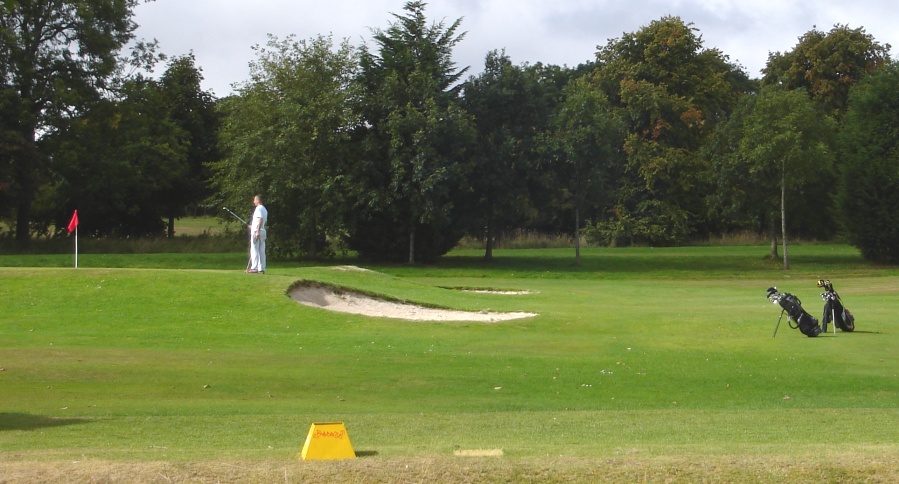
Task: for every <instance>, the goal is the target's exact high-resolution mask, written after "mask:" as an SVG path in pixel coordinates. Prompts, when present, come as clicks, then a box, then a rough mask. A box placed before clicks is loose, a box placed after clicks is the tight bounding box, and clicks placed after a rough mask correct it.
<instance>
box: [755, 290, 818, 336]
mask: <svg viewBox="0 0 899 484" xmlns="http://www.w3.org/2000/svg"><path fill="white" fill-rule="evenodd" d="M768 300H769V301H771V302H772V303H774V304H777V305H779V306H780V307H781V308H782V310H781V312H780V317H781V318H783V315H784V313H787V324H789V325H790V327H791V328H793V329H797V328H798V329H799V331H801V332H802V334H804V335H806V336H808V337H809V338H812V337H815V336H818V334H820V333H821V326H819V325H818V320H817V319H815V317H814V316H812V315H811V314H809V313H807V312H806V311H805V309H802V301H800V300H799V298H798V297H796V296H794V295H792V294H790V293H788V292H780V291H778V290H777V288H776V287H769V288H768ZM793 323H795V326H794V325H793ZM777 325H778V326H780V319H778V320H777ZM774 335H775V336H777V328H776V327H775V328H774Z"/></svg>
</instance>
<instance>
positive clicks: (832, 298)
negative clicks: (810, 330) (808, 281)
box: [818, 279, 855, 333]
mask: <svg viewBox="0 0 899 484" xmlns="http://www.w3.org/2000/svg"><path fill="white" fill-rule="evenodd" d="M818 287H823V288H824V292H823V293H821V299H823V300H824V316H823V317H822V318H821V330H822V331H824V332H825V333H826V332H827V325H828V324H830V323H831V322H832V323H833V324H834V325H835V326H836V327H837V328H840V330H841V331H846V332H847V333H848V332H850V331H852V330H854V329H855V316H853V315H852V313H850V312H849V310H848V309H846V307H845V306H843V300H842V299H840V295H839V294H837V292H836V291H834V290H833V284H831V283H830V281H829V280H827V279H822V280H819V281H818Z"/></svg>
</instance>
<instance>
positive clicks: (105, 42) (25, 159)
mask: <svg viewBox="0 0 899 484" xmlns="http://www.w3.org/2000/svg"><path fill="white" fill-rule="evenodd" d="M137 3H138V0H68V1H54V2H48V1H40V2H38V1H27V2H24V1H22V2H19V1H4V2H3V3H2V4H0V83H2V85H0V89H2V90H3V91H4V94H3V97H4V98H5V100H9V98H12V104H11V105H12V106H14V109H13V110H12V113H13V115H14V119H12V120H10V121H9V122H8V123H9V124H10V125H12V126H11V127H12V129H13V131H14V132H15V133H16V136H15V137H14V139H13V140H12V145H11V147H12V148H13V149H11V150H6V154H5V155H3V156H5V157H7V160H6V161H5V163H4V164H7V166H9V167H11V170H10V173H11V175H12V177H11V179H10V180H9V182H10V186H9V190H10V194H11V195H12V196H13V197H15V200H16V202H15V203H16V207H15V212H16V217H17V221H16V239H17V240H19V241H22V242H25V241H27V240H28V238H29V237H30V231H31V223H32V217H33V209H34V203H35V201H36V199H37V197H38V194H39V192H40V189H41V188H42V187H44V186H46V184H47V183H49V182H50V176H49V172H48V171H47V169H48V166H47V165H48V163H47V160H48V159H49V158H50V157H51V156H52V155H54V154H55V153H51V152H47V151H45V150H43V149H42V144H41V143H40V141H41V137H42V136H43V135H44V134H46V133H48V132H52V131H53V130H54V129H57V128H59V127H60V124H62V123H63V120H65V119H68V118H70V116H71V114H72V111H78V110H79V109H80V108H83V107H84V106H85V105H88V104H90V103H91V102H92V101H94V100H96V99H97V98H98V97H99V95H100V91H102V89H104V88H107V87H109V84H110V83H109V79H110V78H111V76H112V75H113V74H114V72H115V70H116V68H117V67H118V60H117V57H116V56H117V54H118V52H119V49H121V48H122V47H123V46H124V45H125V44H126V43H127V42H128V41H130V40H131V39H132V37H133V35H132V32H133V31H134V30H135V29H136V28H137V25H136V24H135V23H134V22H133V21H132V20H131V17H132V12H133V9H134V8H135V7H136V6H137ZM9 112H10V111H9V110H6V109H4V115H6V114H9ZM4 124H7V123H4ZM5 128H6V126H4V129H5ZM0 141H3V142H4V143H5V142H6V141H7V140H6V139H3V140H0ZM0 151H3V150H0ZM0 182H2V180H0ZM3 211H4V210H3V209H0V213H2V212H3Z"/></svg>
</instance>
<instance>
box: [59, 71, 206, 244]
mask: <svg viewBox="0 0 899 484" xmlns="http://www.w3.org/2000/svg"><path fill="white" fill-rule="evenodd" d="M118 95H119V98H118V99H104V100H102V101H98V102H96V103H93V105H92V107H91V109H90V110H88V111H87V112H85V113H84V114H81V115H79V116H77V117H75V118H72V119H70V120H68V122H66V123H65V124H60V125H59V127H58V128H57V129H56V130H55V131H54V132H53V133H51V134H49V135H47V136H46V140H45V144H46V145H47V149H48V151H50V152H53V153H55V155H54V156H53V159H52V162H51V165H50V166H51V171H52V173H54V184H53V186H52V188H53V190H51V192H52V193H54V194H55V196H56V197H57V199H56V200H54V201H53V202H52V203H51V206H50V207H49V210H51V211H52V213H53V214H55V222H56V227H57V230H58V231H60V232H62V230H63V229H64V227H65V226H66V223H67V222H68V217H70V216H71V213H72V209H75V208H77V209H79V211H80V214H81V218H80V225H79V230H80V231H81V233H83V234H84V235H92V236H120V237H144V236H154V237H155V236H160V235H162V234H163V231H164V225H163V223H162V216H163V214H164V213H165V210H166V205H167V203H166V197H167V196H168V195H169V194H171V191H172V189H173V188H174V186H175V184H176V183H177V182H178V181H179V180H183V179H184V178H186V177H187V176H188V167H187V162H186V161H187V153H188V142H187V141H186V139H187V135H186V133H185V132H184V131H183V130H182V129H181V128H180V127H179V126H178V125H177V124H176V123H175V122H173V121H172V120H171V119H170V118H169V110H168V106H167V104H166V97H165V94H164V92H163V89H162V88H161V87H160V85H159V83H158V82H156V81H153V80H148V79H134V80H130V81H128V82H126V83H124V84H123V85H122V86H120V89H119V91H118Z"/></svg>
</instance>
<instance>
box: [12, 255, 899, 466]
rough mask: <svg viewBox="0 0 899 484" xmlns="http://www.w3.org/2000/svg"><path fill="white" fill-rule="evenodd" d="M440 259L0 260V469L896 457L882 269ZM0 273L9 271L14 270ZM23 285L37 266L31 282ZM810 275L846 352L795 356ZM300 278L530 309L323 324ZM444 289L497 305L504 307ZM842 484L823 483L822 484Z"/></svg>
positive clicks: (688, 259)
mask: <svg viewBox="0 0 899 484" xmlns="http://www.w3.org/2000/svg"><path fill="white" fill-rule="evenodd" d="M764 253H765V249H764V248H759V247H726V248H724V247H703V248H677V249H650V248H643V249H614V250H613V249H587V250H584V251H583V252H582V256H583V260H582V264H581V265H575V264H574V261H573V254H572V252H571V251H569V250H555V249H552V250H515V251H498V252H497V259H496V260H495V261H493V262H491V263H487V262H484V261H483V260H481V258H480V253H479V252H477V251H459V252H454V253H451V254H450V255H449V256H447V257H446V258H444V259H443V260H442V261H441V262H440V263H438V264H436V265H433V266H426V267H407V266H401V265H397V266H366V267H368V268H370V269H372V271H371V272H360V271H355V270H346V269H345V268H343V267H341V265H343V264H347V263H353V264H359V265H362V264H361V263H360V262H359V261H356V260H352V259H348V260H347V259H344V260H336V261H334V263H333V265H330V266H329V265H325V266H316V267H309V266H301V265H298V264H294V263H287V262H282V263H278V262H274V263H271V264H270V265H271V267H270V269H269V273H268V274H266V275H265V276H254V275H247V274H244V273H243V272H242V269H243V267H242V264H245V259H244V258H243V255H242V254H208V255H191V254H155V255H134V254H131V255H94V256H87V257H85V258H83V259H82V260H81V261H80V262H81V267H80V268H79V269H77V270H76V269H73V268H69V267H64V266H63V264H61V263H60V261H63V260H64V259H65V256H40V255H34V256H9V255H7V256H0V265H2V266H6V267H4V268H0V301H2V305H3V311H2V312H0V367H2V371H0V388H2V392H0V449H2V451H3V454H2V455H0V460H6V461H15V460H16V459H50V460H52V459H71V458H76V457H80V458H83V457H84V456H87V457H95V458H103V459H112V460H159V459H162V460H174V461H179V460H182V461H189V460H196V459H209V458H214V459H231V458H242V459H247V458H249V459H254V458H259V459H263V458H276V459H293V458H294V457H295V455H296V453H297V452H298V451H299V450H300V449H301V447H302V444H303V441H304V439H305V435H306V432H307V431H308V428H309V425H310V424H311V423H312V422H324V421H342V422H345V424H346V425H347V428H348V430H349V433H350V436H351V438H352V441H353V444H354V447H355V448H356V450H357V451H361V452H362V453H363V455H366V453H367V454H368V455H378V456H386V457H410V456H447V455H452V452H453V450H456V449H481V448H484V449H491V448H501V449H503V450H504V452H505V454H506V455H507V456H510V457H520V458H534V457H539V456H545V455H552V456H556V457H557V456H571V457H591V456H605V457H614V456H621V455H641V456H663V457H664V456H678V455H693V454H698V455H707V456H712V455H762V456H772V457H773V456H784V455H792V456H797V457H800V456H808V455H816V454H817V453H819V452H821V451H822V449H830V451H833V449H835V448H836V449H840V448H846V449H847V451H850V452H853V453H857V454H859V455H866V454H868V453H875V451H876V453H878V454H879V455H881V454H882V455H886V456H888V457H893V458H895V457H896V456H899V446H897V444H896V443H897V442H899V356H897V355H899V352H897V351H896V348H899V336H897V333H899V332H897V330H896V325H895V317H896V314H897V313H899V298H897V296H899V270H897V268H895V267H878V266H874V265H871V264H867V263H865V262H863V261H862V260H861V259H860V257H859V256H858V254H857V252H856V251H855V250H854V249H852V248H850V247H846V246H833V245H805V246H797V247H793V248H791V254H792V266H793V269H792V270H790V271H782V270H781V269H780V268H779V265H778V263H777V262H776V261H770V260H766V259H764V257H763V256H764ZM14 266H15V267H14ZM37 266H44V267H37ZM819 277H826V278H830V279H831V280H832V281H833V283H834V285H835V287H836V289H837V290H838V291H839V292H840V294H841V295H842V296H843V298H844V300H845V302H846V304H847V306H848V307H849V308H850V309H851V310H853V312H854V313H855V315H856V317H857V331H856V332H854V333H841V332H839V331H838V332H837V334H835V335H834V334H833V333H829V334H826V335H821V336H820V337H818V338H807V337H804V336H802V335H801V334H800V333H799V332H798V330H792V329H790V328H788V327H787V324H786V322H783V323H781V325H780V327H779V331H778V334H777V337H776V338H773V337H772V333H773V330H774V328H775V323H776V322H777V317H778V315H779V308H778V307H776V306H774V305H772V304H771V303H770V302H768V301H767V300H766V299H765V289H766V288H767V287H768V286H770V285H777V286H778V287H780V288H781V289H782V290H784V291H788V292H792V293H794V294H796V295H798V296H799V297H800V298H801V299H802V301H803V303H804V306H805V307H806V309H807V310H809V312H811V313H812V314H813V315H815V316H818V317H820V315H819V311H820V309H821V307H822V304H823V303H822V301H821V299H820V298H819V297H818V294H819V292H820V291H819V289H817V288H816V287H815V281H816V280H817V279H818V278H819ZM300 280H312V281H319V282H325V283H329V284H334V285H340V286H345V287H349V288H355V289H359V290H361V291H365V292H369V293H377V294H383V295H384V296H387V297H390V298H393V299H400V300H409V301H414V302H418V303H424V304H427V305H433V306H441V307H448V308H453V309H465V310H473V311H480V310H492V311H530V312H534V313H538V314H539V316H537V317H535V318H530V319H523V320H516V321H508V322H502V323H493V324H485V323H470V322H465V323H463V322H450V323H432V322H429V323H422V322H409V321H403V320H396V319H387V318H372V317H365V316H356V315H347V314H337V313H330V312H327V311H324V310H321V309H315V308H310V307H305V306H302V305H299V304H297V303H295V302H294V301H292V300H291V299H290V298H289V297H287V295H286V290H287V289H288V288H289V287H290V286H291V285H292V284H294V283H295V282H297V281H300ZM459 288H489V289H514V290H523V291H529V294H524V295H497V294H475V293H469V292H463V291H460V290H458V289H459ZM839 475H840V474H839V472H835V473H830V474H826V476H829V478H835V477H836V478H838V477H839Z"/></svg>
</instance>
